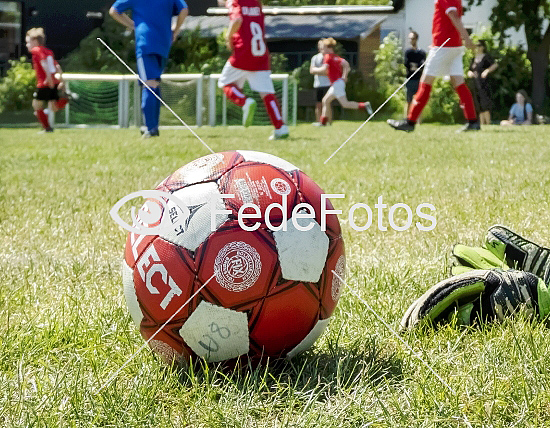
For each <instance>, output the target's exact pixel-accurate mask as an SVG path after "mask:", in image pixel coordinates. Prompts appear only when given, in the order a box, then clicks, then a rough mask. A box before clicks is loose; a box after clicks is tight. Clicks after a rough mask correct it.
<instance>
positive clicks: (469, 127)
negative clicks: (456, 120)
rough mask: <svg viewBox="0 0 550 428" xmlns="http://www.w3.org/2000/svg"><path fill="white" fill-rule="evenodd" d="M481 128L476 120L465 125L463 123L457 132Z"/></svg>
mask: <svg viewBox="0 0 550 428" xmlns="http://www.w3.org/2000/svg"><path fill="white" fill-rule="evenodd" d="M479 130H481V125H480V124H479V121H476V122H468V123H467V124H466V125H464V126H463V127H462V128H460V129H459V130H458V131H456V132H457V133H459V132H470V131H479Z"/></svg>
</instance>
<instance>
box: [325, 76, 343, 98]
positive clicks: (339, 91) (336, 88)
mask: <svg viewBox="0 0 550 428" xmlns="http://www.w3.org/2000/svg"><path fill="white" fill-rule="evenodd" d="M331 95H334V96H335V97H336V98H342V97H345V96H346V82H344V79H338V80H337V81H336V82H334V83H333V84H332V85H331V86H330V88H329V90H328V91H327V94H326V95H325V96H326V97H329V96H331Z"/></svg>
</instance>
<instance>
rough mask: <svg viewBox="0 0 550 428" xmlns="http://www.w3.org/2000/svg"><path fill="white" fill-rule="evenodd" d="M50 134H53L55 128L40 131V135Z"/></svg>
mask: <svg viewBox="0 0 550 428" xmlns="http://www.w3.org/2000/svg"><path fill="white" fill-rule="evenodd" d="M50 132H53V128H46V129H43V130H42V131H39V132H38V134H48V133H50Z"/></svg>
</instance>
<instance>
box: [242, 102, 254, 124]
mask: <svg viewBox="0 0 550 428" xmlns="http://www.w3.org/2000/svg"><path fill="white" fill-rule="evenodd" d="M255 113H256V101H254V100H253V99H252V98H247V99H246V101H245V103H244V106H243V126H244V127H245V128H248V127H249V126H250V125H252V122H253V121H254V114H255Z"/></svg>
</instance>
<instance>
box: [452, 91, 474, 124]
mask: <svg viewBox="0 0 550 428" xmlns="http://www.w3.org/2000/svg"><path fill="white" fill-rule="evenodd" d="M455 91H456V93H457V94H458V97H459V98H460V108H461V109H462V111H463V112H464V117H465V118H466V120H468V121H474V120H476V119H477V114H476V108H475V106H474V99H473V98H472V93H471V92H470V90H469V89H468V87H467V86H466V84H465V83H463V84H462V85H460V86H457V87H456V88H455Z"/></svg>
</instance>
